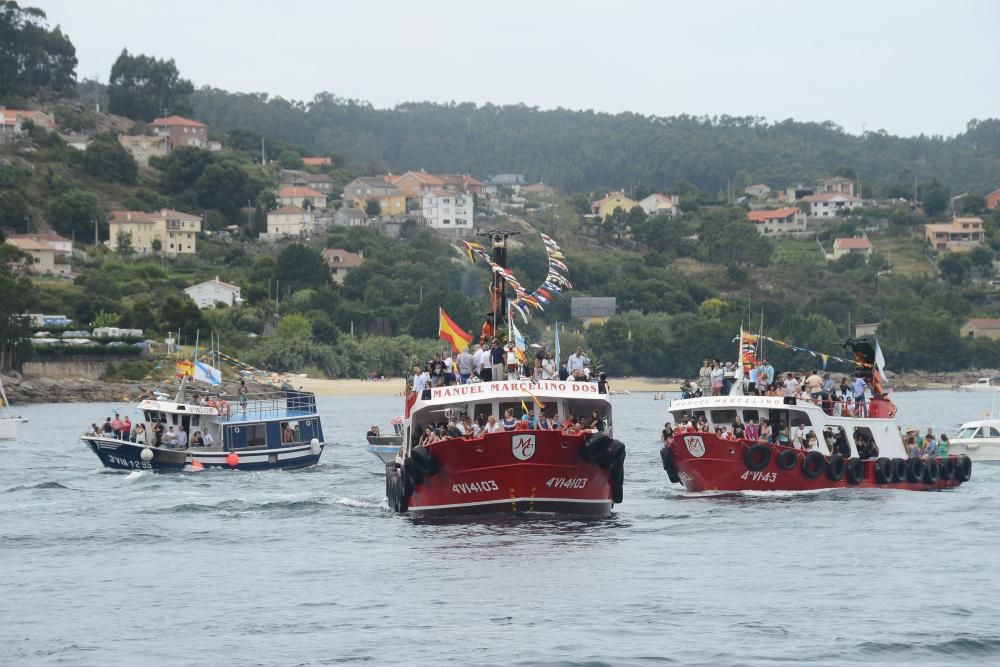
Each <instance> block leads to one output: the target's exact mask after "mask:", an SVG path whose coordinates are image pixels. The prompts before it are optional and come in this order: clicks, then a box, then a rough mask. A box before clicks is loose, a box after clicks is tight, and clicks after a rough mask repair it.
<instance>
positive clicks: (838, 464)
mask: <svg viewBox="0 0 1000 667" xmlns="http://www.w3.org/2000/svg"><path fill="white" fill-rule="evenodd" d="M846 471H847V464H846V463H845V462H844V457H843V456H841V455H840V454H831V455H830V460H829V461H827V463H826V476H827V477H828V478H829V479H830V481H832V482H839V481H840V480H842V479H844V473H845V472H846Z"/></svg>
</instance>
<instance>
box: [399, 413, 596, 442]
mask: <svg viewBox="0 0 1000 667" xmlns="http://www.w3.org/2000/svg"><path fill="white" fill-rule="evenodd" d="M607 430H608V420H607V418H606V417H602V416H601V415H600V414H599V413H598V411H597V410H593V411H591V413H590V416H589V417H588V416H584V415H580V416H576V417H574V416H572V415H567V416H566V418H565V419H563V418H560V416H559V415H558V414H552V415H551V416H550V415H546V414H544V412H542V413H541V414H538V415H531V414H530V413H528V412H522V413H521V416H520V418H518V417H517V415H516V413H515V411H514V408H507V409H506V410H504V413H503V417H502V418H501V419H497V418H496V417H495V416H493V415H488V416H487V415H485V414H483V413H479V414H477V415H476V416H475V418H474V419H473V417H472V416H470V415H467V414H462V415H460V416H458V417H456V416H454V415H452V414H449V413H445V419H444V420H442V421H441V422H438V423H436V424H429V425H427V426H425V427H424V430H423V432H422V433H420V434H419V440H418V441H417V442H416V444H417V445H430V444H433V443H435V442H439V441H441V440H446V439H448V438H479V437H481V436H484V435H487V434H489V433H502V432H505V431H509V432H513V431H561V432H562V433H565V434H568V435H571V434H578V433H593V432H595V431H601V432H605V431H607ZM414 437H417V436H414Z"/></svg>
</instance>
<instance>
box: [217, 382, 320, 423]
mask: <svg viewBox="0 0 1000 667" xmlns="http://www.w3.org/2000/svg"><path fill="white" fill-rule="evenodd" d="M227 403H228V404H227V405H226V406H225V407H223V404H222V402H220V403H219V404H218V405H219V412H220V415H221V417H222V420H223V421H244V420H247V419H275V418H282V417H290V416H307V415H312V414H316V396H315V395H314V394H311V393H308V392H301V391H296V390H293V389H282V390H280V391H275V392H259V393H254V394H253V395H248V396H246V397H242V396H236V397H234V398H233V399H232V400H229V401H228V402H227Z"/></svg>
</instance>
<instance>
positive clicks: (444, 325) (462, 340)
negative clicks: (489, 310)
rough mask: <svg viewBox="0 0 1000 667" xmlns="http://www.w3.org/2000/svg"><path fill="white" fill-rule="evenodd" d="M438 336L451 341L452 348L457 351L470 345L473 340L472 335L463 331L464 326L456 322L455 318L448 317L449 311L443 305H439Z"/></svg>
mask: <svg viewBox="0 0 1000 667" xmlns="http://www.w3.org/2000/svg"><path fill="white" fill-rule="evenodd" d="M438 338H440V339H441V340H443V341H447V342H448V343H451V348H452V349H453V350H454V351H455V352H456V353H458V352H461V351H462V350H464V349H465V348H467V347H469V344H470V343H471V342H472V336H471V335H470V334H467V333H465V332H464V331H462V327H460V326H458V325H457V324H455V320H453V319H451V318H450V317H448V313H446V312H444V308H441V307H438Z"/></svg>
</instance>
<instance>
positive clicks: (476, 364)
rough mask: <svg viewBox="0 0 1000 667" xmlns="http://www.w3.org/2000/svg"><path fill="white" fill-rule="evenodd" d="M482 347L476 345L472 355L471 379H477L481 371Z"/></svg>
mask: <svg viewBox="0 0 1000 667" xmlns="http://www.w3.org/2000/svg"><path fill="white" fill-rule="evenodd" d="M483 352H484V350H483V346H482V345H476V347H475V351H474V352H473V354H472V375H473V377H479V375H480V373H482V370H483Z"/></svg>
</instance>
